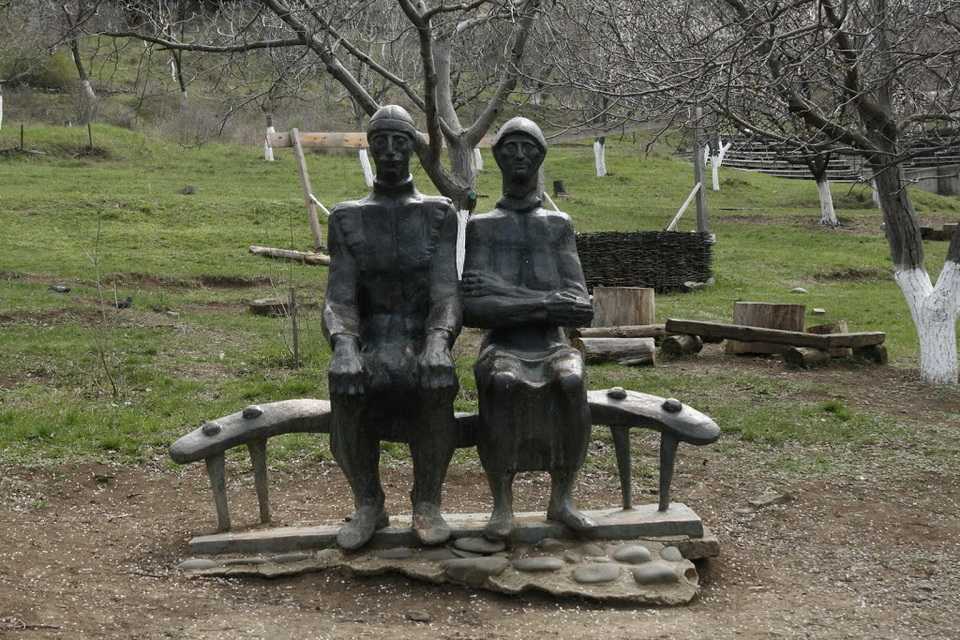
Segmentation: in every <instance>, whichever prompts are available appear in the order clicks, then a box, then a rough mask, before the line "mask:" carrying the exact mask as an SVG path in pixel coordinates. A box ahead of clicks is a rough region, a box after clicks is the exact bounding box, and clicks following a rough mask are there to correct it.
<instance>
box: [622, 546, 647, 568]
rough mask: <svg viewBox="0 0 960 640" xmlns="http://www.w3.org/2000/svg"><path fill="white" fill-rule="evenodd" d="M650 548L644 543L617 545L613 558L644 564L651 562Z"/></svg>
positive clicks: (628, 562)
mask: <svg viewBox="0 0 960 640" xmlns="http://www.w3.org/2000/svg"><path fill="white" fill-rule="evenodd" d="M651 557H652V556H651V555H650V550H649V549H647V548H646V547H645V546H643V545H642V544H625V545H623V546H620V547H617V548H616V549H615V550H614V552H613V559H614V560H616V561H617V562H625V563H627V564H643V563H644V562H650V558H651Z"/></svg>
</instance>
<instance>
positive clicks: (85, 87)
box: [80, 80, 97, 102]
mask: <svg viewBox="0 0 960 640" xmlns="http://www.w3.org/2000/svg"><path fill="white" fill-rule="evenodd" d="M80 89H81V90H82V91H83V96H84V97H85V98H86V99H87V100H90V101H91V102H92V101H94V100H96V99H97V92H96V91H94V90H93V85H92V84H90V81H89V80H81V81H80Z"/></svg>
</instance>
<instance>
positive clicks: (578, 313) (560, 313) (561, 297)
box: [544, 291, 593, 327]
mask: <svg viewBox="0 0 960 640" xmlns="http://www.w3.org/2000/svg"><path fill="white" fill-rule="evenodd" d="M544 304H545V305H546V308H547V319H548V320H549V321H550V322H551V323H553V324H557V325H559V326H561V327H580V326H583V325H586V324H589V323H590V320H591V319H592V318H593V305H591V304H590V301H589V300H587V299H586V298H583V297H581V296H578V295H576V294H573V293H570V292H569V291H554V292H553V293H551V294H550V295H548V296H547V299H546V300H545V302H544Z"/></svg>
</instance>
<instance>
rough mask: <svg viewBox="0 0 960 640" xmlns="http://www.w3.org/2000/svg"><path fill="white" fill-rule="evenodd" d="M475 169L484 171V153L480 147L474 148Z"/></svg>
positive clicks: (478, 171)
mask: <svg viewBox="0 0 960 640" xmlns="http://www.w3.org/2000/svg"><path fill="white" fill-rule="evenodd" d="M473 169H474V171H476V172H477V173H480V172H481V171H483V154H481V153H480V149H479V148H477V147H474V148H473Z"/></svg>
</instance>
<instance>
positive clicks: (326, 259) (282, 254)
mask: <svg viewBox="0 0 960 640" xmlns="http://www.w3.org/2000/svg"><path fill="white" fill-rule="evenodd" d="M250 253H252V254H253V255H256V256H265V257H267V258H278V259H280V260H292V261H294V262H302V263H303V264H311V265H329V264H330V256H328V255H327V254H325V253H312V252H307V251H296V250H294V249H277V248H275V247H262V246H260V245H258V244H252V245H250Z"/></svg>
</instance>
